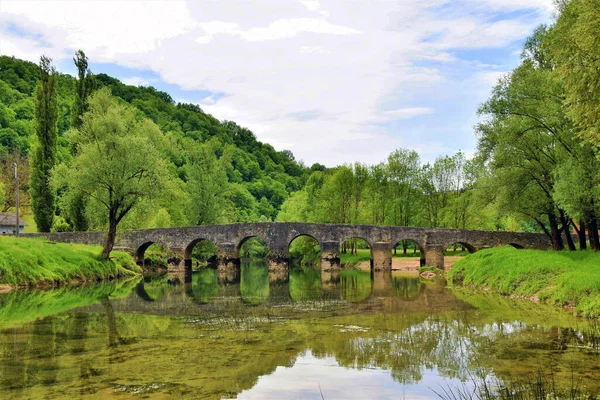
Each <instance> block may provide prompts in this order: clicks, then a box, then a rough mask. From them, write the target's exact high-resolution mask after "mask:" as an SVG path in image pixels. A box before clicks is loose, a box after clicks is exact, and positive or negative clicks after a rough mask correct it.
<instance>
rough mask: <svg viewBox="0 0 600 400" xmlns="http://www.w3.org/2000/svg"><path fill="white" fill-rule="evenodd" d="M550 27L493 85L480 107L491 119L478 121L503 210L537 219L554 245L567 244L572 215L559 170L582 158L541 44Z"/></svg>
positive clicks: (538, 34) (559, 86)
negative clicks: (559, 189)
mask: <svg viewBox="0 0 600 400" xmlns="http://www.w3.org/2000/svg"><path fill="white" fill-rule="evenodd" d="M546 34H547V29H546V28H545V27H543V26H542V27H540V28H539V29H538V30H537V31H536V33H535V34H534V36H533V37H532V39H530V40H528V41H527V43H526V47H525V51H524V52H523V62H522V64H521V65H520V66H519V67H517V68H516V69H515V70H514V71H513V72H512V74H510V75H509V76H507V77H505V78H504V79H502V80H501V81H500V82H499V83H498V85H497V86H496V87H495V88H494V91H493V94H492V97H491V98H490V99H489V100H488V101H487V102H486V103H484V104H483V105H482V106H481V108H480V110H479V112H480V114H482V115H485V116H487V117H488V118H487V121H486V122H484V123H481V124H479V125H478V127H477V130H478V134H479V145H478V148H479V153H480V155H481V156H482V157H483V158H484V159H485V160H487V161H488V162H489V165H490V167H491V170H492V172H493V174H494V176H495V178H496V180H497V182H499V186H501V187H500V188H499V190H498V193H499V194H500V195H501V196H498V199H500V201H501V203H502V208H503V209H504V211H507V212H512V213H518V214H521V215H522V216H525V217H526V218H528V219H532V220H534V221H536V222H537V224H538V226H539V228H540V229H541V230H542V231H544V232H545V233H547V234H548V236H549V237H550V239H551V240H552V245H553V248H554V249H555V250H562V249H563V248H564V241H563V233H565V234H566V235H564V236H565V238H566V240H567V243H568V245H569V248H570V249H571V250H574V249H575V245H574V244H573V241H572V239H571V235H570V234H568V231H569V225H570V222H571V221H570V218H569V216H568V214H567V213H566V212H565V210H564V209H563V208H561V207H560V206H559V205H558V204H557V202H556V201H555V198H554V184H555V182H554V177H555V170H556V168H558V166H559V165H561V164H562V163H564V162H565V160H569V159H573V160H577V157H578V156H577V152H576V150H575V149H577V148H578V144H577V143H575V141H576V137H575V130H574V127H573V124H572V122H571V121H570V120H569V119H568V118H567V117H566V113H565V109H564V102H563V100H564V88H563V86H562V84H561V83H560V82H557V81H556V80H555V79H554V76H553V71H552V65H551V64H549V63H548V62H547V57H546V52H545V51H544V48H543V47H542V48H540V43H543V40H542V39H543V37H545V35H546Z"/></svg>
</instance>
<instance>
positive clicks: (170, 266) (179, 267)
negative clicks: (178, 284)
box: [167, 247, 192, 272]
mask: <svg viewBox="0 0 600 400" xmlns="http://www.w3.org/2000/svg"><path fill="white" fill-rule="evenodd" d="M188 265H189V269H190V270H191V268H192V264H191V260H190V261H188V260H186V259H185V249H183V248H181V247H170V248H169V251H168V253H167V270H168V271H169V272H184V271H185V270H186V268H187V266H188Z"/></svg>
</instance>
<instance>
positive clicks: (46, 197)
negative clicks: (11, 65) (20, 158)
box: [31, 56, 58, 232]
mask: <svg viewBox="0 0 600 400" xmlns="http://www.w3.org/2000/svg"><path fill="white" fill-rule="evenodd" d="M40 70H41V77H40V82H39V83H38V85H37V87H36V89H35V118H36V133H37V137H38V143H37V147H36V149H35V154H34V157H33V162H32V173H31V204H32V207H33V217H34V219H35V223H36V225H37V228H38V230H39V231H40V232H50V229H51V228H52V222H53V220H54V206H55V204H54V202H55V196H54V191H53V189H52V186H51V184H50V173H51V171H52V168H54V165H55V163H56V139H57V136H58V128H57V120H58V105H57V95H56V71H55V70H54V67H53V66H52V60H51V59H50V58H47V57H45V56H42V57H41V58H40Z"/></svg>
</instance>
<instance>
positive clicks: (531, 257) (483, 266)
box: [448, 246, 600, 317]
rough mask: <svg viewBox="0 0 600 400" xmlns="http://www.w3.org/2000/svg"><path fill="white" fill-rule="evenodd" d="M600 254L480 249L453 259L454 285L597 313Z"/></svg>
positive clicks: (599, 297) (582, 313) (599, 299)
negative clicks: (535, 299)
mask: <svg viewBox="0 0 600 400" xmlns="http://www.w3.org/2000/svg"><path fill="white" fill-rule="evenodd" d="M598 265H600V253H597V252H591V251H584V252H568V253H566V252H561V253H556V252H545V251H540V250H517V249H514V248H512V247H510V246H506V247H500V248H495V249H487V250H481V251H479V252H477V253H474V254H471V255H469V256H468V257H466V258H464V259H463V260H460V261H458V262H456V263H455V264H454V266H453V267H452V270H451V271H450V272H449V274H448V278H449V280H450V281H451V282H452V283H453V284H454V285H462V286H466V287H471V286H473V287H477V288H487V289H489V290H492V291H494V292H498V293H500V294H503V295H512V296H519V297H526V298H532V297H534V296H537V298H539V300H541V301H547V302H549V303H552V304H556V305H559V306H565V305H570V306H573V307H574V308H575V310H576V312H577V313H579V314H581V315H585V316H588V317H598V316H600V270H599V269H598Z"/></svg>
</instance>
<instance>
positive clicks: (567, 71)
mask: <svg viewBox="0 0 600 400" xmlns="http://www.w3.org/2000/svg"><path fill="white" fill-rule="evenodd" d="M561 6H562V7H561V12H560V15H559V18H558V20H557V22H556V25H555V26H554V27H553V28H552V30H551V32H550V38H549V41H548V47H549V53H550V57H549V58H551V59H552V61H553V62H554V66H555V68H556V73H557V75H558V76H559V77H560V79H561V81H562V83H563V84H564V86H565V88H566V103H567V106H568V114H569V116H570V117H571V118H572V119H573V121H574V122H575V123H576V124H577V127H578V128H579V129H580V131H579V132H580V134H581V135H582V136H583V138H584V139H585V140H586V141H587V142H588V143H589V144H591V145H592V146H594V148H595V149H596V152H597V154H598V155H600V58H599V57H598V55H597V54H598V48H599V47H600V32H599V30H598V27H599V26H600V7H599V6H598V1H597V0H571V1H568V2H562V3H561Z"/></svg>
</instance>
